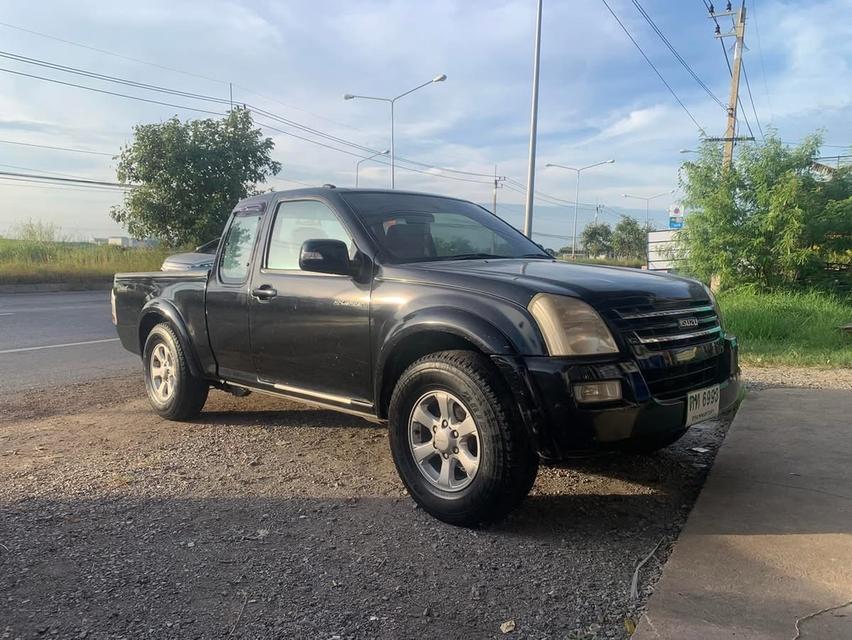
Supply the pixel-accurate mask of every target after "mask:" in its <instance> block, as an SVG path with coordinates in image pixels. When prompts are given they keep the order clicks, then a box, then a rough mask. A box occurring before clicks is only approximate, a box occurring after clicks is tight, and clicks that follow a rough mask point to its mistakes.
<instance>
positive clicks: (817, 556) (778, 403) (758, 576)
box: [633, 389, 852, 640]
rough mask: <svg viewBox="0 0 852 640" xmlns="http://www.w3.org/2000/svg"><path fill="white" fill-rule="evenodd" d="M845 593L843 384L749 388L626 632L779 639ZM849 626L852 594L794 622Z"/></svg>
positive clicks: (851, 434) (642, 637)
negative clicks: (642, 608)
mask: <svg viewBox="0 0 852 640" xmlns="http://www.w3.org/2000/svg"><path fill="white" fill-rule="evenodd" d="M850 599H852V394H850V392H848V391H824V390H802V389H771V390H766V391H760V392H755V393H752V394H750V395H749V396H747V397H746V399H745V401H744V402H743V404H742V406H741V407H740V411H739V414H738V415H737V417H736V418H735V420H734V423H733V424H732V425H731V429H730V431H729V432H728V435H727V437H726V439H725V442H724V444H723V445H722V448H721V450H720V451H719V454H718V456H717V458H716V462H715V464H714V466H713V469H712V471H711V472H710V477H709V478H708V480H707V484H706V485H705V487H704V489H703V490H702V492H701V495H700V496H699V498H698V501H697V503H696V505H695V508H694V509H693V511H692V513H691V514H690V516H689V519H688V520H687V523H686V526H685V527H684V530H683V532H682V533H681V535H680V537H679V538H678V541H677V543H676V544H675V548H674V551H673V553H672V556H671V558H670V559H669V561H668V563H667V564H666V567H665V569H664V571H663V577H662V578H661V580H660V582H659V584H658V585H657V588H656V590H655V592H654V594H653V595H652V596H651V600H650V602H649V605H648V612H647V614H646V615H645V616H643V617H642V620H641V621H640V624H639V629H638V630H637V632H636V634H635V635H634V636H633V638H634V639H637V640H651V639H656V638H665V639H667V640H668V639H670V638H671V639H678V640H680V639H684V640H691V639H693V638H696V639H702V640H704V639H707V640H712V639H715V638H737V640H770V639H772V640H777V639H779V638H780V639H788V638H793V637H795V636H796V629H795V624H796V619H797V618H803V617H804V616H807V615H808V614H811V613H815V612H817V611H820V610H821V609H825V608H827V607H833V606H836V605H840V604H843V603H844V602H847V601H849V600H850ZM800 628H801V638H803V639H807V638H827V639H838V640H840V639H844V638H852V605H849V606H845V607H843V608H841V609H838V610H835V611H831V612H825V613H822V614H820V615H817V616H814V617H812V618H809V619H807V620H802V621H801V623H800Z"/></svg>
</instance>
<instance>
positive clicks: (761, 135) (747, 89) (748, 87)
mask: <svg viewBox="0 0 852 640" xmlns="http://www.w3.org/2000/svg"><path fill="white" fill-rule="evenodd" d="M743 77H744V78H745V82H746V91H748V99H749V101H750V102H751V110H752V113H754V120H755V122H757V128H758V129H759V130H760V137H761V138H763V140H764V142H765V141H766V136H765V135H763V127H762V126H760V118H758V116H757V108H756V107H755V106H754V97H752V95H751V85H750V84H749V82H748V72H747V71H746V67H745V60H743Z"/></svg>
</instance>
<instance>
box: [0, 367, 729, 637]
mask: <svg viewBox="0 0 852 640" xmlns="http://www.w3.org/2000/svg"><path fill="white" fill-rule="evenodd" d="M143 396H144V394H143V389H142V384H141V381H139V380H138V378H137V377H136V376H133V377H131V378H121V379H113V380H106V381H102V382H99V383H98V384H96V385H91V384H90V385H78V386H73V387H66V388H62V389H54V390H50V391H40V392H29V393H24V394H18V395H16V396H11V397H9V398H8V399H7V400H6V401H4V403H3V405H2V406H0V416H2V418H0V545H2V546H0V594H2V595H1V596H0V637H4V638H5V637H8V638H16V637H23V638H30V637H42V636H47V637H51V636H52V637H62V638H68V637H88V638H119V637H126V638H138V637H151V638H171V637H193V638H222V637H228V636H229V635H230V637H232V638H238V637H240V638H281V637H287V638H333V637H340V638H401V637H435V636H444V637H459V636H465V637H471V638H488V637H496V636H500V635H501V632H500V625H501V624H503V623H505V622H507V621H509V620H512V621H514V623H515V627H516V631H515V632H514V633H515V634H516V635H517V636H518V637H557V636H558V637H582V638H612V637H614V638H622V637H627V635H628V632H627V627H626V626H625V621H626V620H628V619H633V618H635V617H636V616H637V611H638V610H639V609H640V608H641V607H642V606H643V603H644V601H645V599H646V597H647V595H648V594H649V593H650V590H651V587H652V584H653V583H654V581H655V580H656V578H657V576H658V575H659V571H660V568H661V566H662V562H663V561H664V559H665V558H666V557H667V554H668V552H669V550H670V545H671V542H672V541H673V540H674V538H675V537H676V536H677V533H678V532H679V530H680V528H681V526H682V524H683V522H684V520H685V518H686V515H687V514H688V512H689V510H690V508H691V506H692V504H693V502H694V500H695V497H696V496H697V493H698V491H699V488H700V486H701V485H702V483H703V481H704V478H705V476H706V473H707V470H708V467H709V464H710V463H711V462H712V458H713V456H714V454H715V450H716V448H717V447H718V445H719V444H720V442H721V440H722V438H723V435H724V432H725V429H726V424H725V423H720V422H710V423H705V424H703V425H697V426H696V427H695V428H694V429H692V430H691V431H690V432H689V434H687V436H686V437H685V438H684V439H683V440H682V441H680V442H679V443H677V444H676V445H674V446H673V447H670V448H669V449H667V450H665V451H664V452H662V453H660V454H657V455H654V456H628V455H611V456H604V457H599V458H593V459H586V460H579V461H577V462H575V463H573V464H571V465H563V466H560V467H548V468H543V469H542V471H541V473H540V475H539V478H538V480H537V482H536V486H535V488H534V490H533V493H532V495H531V496H530V498H529V499H528V500H527V501H526V502H525V503H524V505H523V506H522V507H521V508H520V509H519V510H518V511H516V512H515V513H513V514H512V516H511V517H510V518H509V519H508V520H507V521H505V522H504V523H502V524H500V525H497V526H494V527H490V528H487V529H481V530H465V529H459V528H455V527H451V526H448V525H445V524H442V523H440V522H438V521H436V520H434V519H433V518H431V517H429V516H427V515H426V514H424V513H423V512H422V511H420V510H419V509H417V508H415V506H414V504H413V502H412V501H411V500H410V499H409V498H408V497H407V496H406V495H405V492H404V490H403V488H402V485H401V483H400V482H399V480H398V479H397V476H396V473H395V470H394V467H393V463H392V461H391V459H390V455H389V451H388V445H387V436H386V432H385V429H384V428H383V427H382V426H379V425H375V424H372V423H369V422H366V421H363V420H360V419H358V418H353V417H349V416H346V415H343V414H338V413H333V412H328V411H321V410H316V409H311V408H306V407H304V406H301V405H297V404H294V403H288V402H285V401H280V400H277V399H274V398H269V397H265V396H261V395H257V394H255V395H252V396H251V397H249V398H244V399H238V398H234V397H232V396H229V395H227V394H224V393H221V392H218V391H216V392H213V393H211V396H210V400H209V401H208V404H207V406H206V407H205V411H204V413H203V414H202V415H201V416H200V417H199V418H198V419H197V420H195V421H193V422H188V423H171V422H166V421H164V420H162V419H160V418H158V417H157V416H156V415H154V414H153V413H152V412H151V411H150V410H149V408H148V405H147V402H146V400H145V399H144V397H143ZM697 445H700V446H702V447H706V448H707V449H708V451H707V452H704V453H702V452H695V451H692V450H691V447H694V446H697ZM660 540H663V544H662V545H661V547H660V550H659V551H658V552H657V554H656V555H655V556H654V558H653V559H652V560H651V561H649V562H648V563H647V564H646V565H645V567H643V570H642V573H641V579H640V589H641V592H642V593H641V598H640V599H639V600H638V601H633V600H631V598H630V596H629V591H630V579H631V576H632V574H633V569H634V567H635V565H636V563H637V562H638V561H639V560H640V559H641V558H643V557H644V556H646V555H647V554H648V553H649V552H650V551H651V550H652V549H653V548H654V546H655V545H657V543H658V542H660ZM629 624H630V623H629V622H627V625H628V626H629ZM4 634H5V635H4ZM572 634H573V635H572Z"/></svg>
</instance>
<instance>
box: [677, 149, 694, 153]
mask: <svg viewBox="0 0 852 640" xmlns="http://www.w3.org/2000/svg"><path fill="white" fill-rule="evenodd" d="M680 152H681V153H695V151H693V150H692V149H681V150H680Z"/></svg>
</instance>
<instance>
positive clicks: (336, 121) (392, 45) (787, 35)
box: [0, 0, 852, 246]
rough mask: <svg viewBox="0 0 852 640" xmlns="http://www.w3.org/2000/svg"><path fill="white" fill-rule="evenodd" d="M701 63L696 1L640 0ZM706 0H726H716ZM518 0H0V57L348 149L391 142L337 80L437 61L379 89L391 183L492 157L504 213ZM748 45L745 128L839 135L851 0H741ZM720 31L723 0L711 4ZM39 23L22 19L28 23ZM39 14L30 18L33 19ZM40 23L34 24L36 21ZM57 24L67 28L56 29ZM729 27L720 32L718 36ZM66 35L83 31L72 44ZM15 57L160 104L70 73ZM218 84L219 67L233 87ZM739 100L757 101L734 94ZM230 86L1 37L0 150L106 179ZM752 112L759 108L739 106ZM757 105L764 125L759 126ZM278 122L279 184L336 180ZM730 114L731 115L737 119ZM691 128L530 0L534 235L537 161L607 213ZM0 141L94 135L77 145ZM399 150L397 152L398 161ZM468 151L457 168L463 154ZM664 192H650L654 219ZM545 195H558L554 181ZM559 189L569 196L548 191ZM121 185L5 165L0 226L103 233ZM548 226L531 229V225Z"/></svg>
mask: <svg viewBox="0 0 852 640" xmlns="http://www.w3.org/2000/svg"><path fill="white" fill-rule="evenodd" d="M608 2H609V4H610V6H611V7H612V9H613V11H614V12H615V13H616V15H618V17H619V18H620V19H621V20H622V22H623V23H624V25H625V27H626V28H627V29H628V31H629V32H630V33H631V34H632V35H633V37H634V38H635V39H636V41H637V42H638V43H639V45H640V46H641V47H642V48H643V49H644V51H645V52H646V53H647V55H648V57H649V58H650V59H651V60H652V62H653V63H654V64H655V65H656V66H657V68H658V69H659V71H660V73H661V74H662V75H663V77H664V78H665V79H666V81H667V82H668V83H669V84H670V85H671V87H672V89H673V90H674V92H675V93H676V94H677V95H678V97H679V98H680V100H681V101H682V102H683V103H684V105H685V107H686V109H688V111H689V112H690V113H691V114H692V116H693V117H694V118H695V120H697V122H698V123H699V125H700V126H701V127H702V128H703V129H704V130H705V131H706V132H707V134H708V135H711V136H713V135H723V134H724V127H725V117H726V114H725V111H724V109H723V107H722V106H720V105H719V104H717V103H716V102H715V101H714V99H713V97H711V95H709V94H708V93H707V92H705V90H704V89H703V88H702V87H701V86H699V84H698V83H697V82H696V81H695V80H694V79H693V78H692V77H691V76H690V75H689V74H688V73H687V71H686V70H685V69H684V68H683V67H682V66H681V65H680V64H679V63H678V61H677V60H676V59H675V57H674V56H673V55H672V54H671V52H669V51H668V49H666V47H665V45H664V44H663V42H662V40H661V39H660V38H659V37H658V36H657V35H656V34H655V33H654V31H652V29H651V27H650V26H649V24H648V23H647V22H646V21H645V20H644V18H643V17H642V15H641V14H640V12H639V11H638V9H637V7H636V6H635V5H634V3H633V2H632V1H629V0H608ZM639 4H640V5H641V6H642V7H643V8H644V9H645V11H646V12H647V13H648V15H650V17H651V18H652V19H653V20H654V22H655V23H656V24H657V26H658V27H659V29H660V30H661V31H662V33H663V34H665V35H666V36H667V38H668V40H669V41H670V42H671V44H672V45H673V46H674V48H675V49H676V50H677V51H678V52H679V53H680V55H681V56H682V57H683V58H684V60H685V61H686V62H687V63H688V64H689V65H690V67H691V68H692V69H693V71H694V72H695V73H696V75H697V76H698V77H699V78H701V80H702V81H703V82H704V84H706V86H707V87H708V89H709V92H710V93H712V94H713V95H714V96H716V97H717V98H718V99H719V100H720V101H721V102H722V103H726V102H727V97H728V92H729V79H730V76H729V74H728V70H727V67H726V65H725V59H724V56H723V50H722V46H721V45H720V43H719V41H718V40H717V39H715V38H714V37H713V30H714V27H715V25H714V24H713V21H712V20H710V19H708V17H707V11H706V9H705V7H704V5H703V3H702V0H689V1H684V2H670V1H666V0H642V1H641V2H640V3H639ZM715 4H716V5H717V6H716V10H717V12H718V11H721V10H722V8H723V5H724V2H716V3H715ZM535 5H536V2H535V0H511V1H509V0H506V1H501V0H487V1H486V0H432V1H430V2H413V1H412V0H360V1H359V0H346V1H342V0H341V1H338V0H312V1H310V2H309V1H307V0H289V1H283V0H277V1H268V2H263V1H245V2H226V1H218V0H206V1H204V2H200V1H199V2H194V1H181V2H174V1H168V2H167V1H165V0H147V1H146V2H138V1H137V2H124V1H123V0H113V1H112V2H109V3H106V2H93V1H91V0H88V1H87V0H75V1H74V2H58V1H48V2H41V3H21V2H14V1H11V0H5V1H2V2H0V7H2V12H0V43H1V44H0V56H6V55H8V54H13V55H16V56H26V57H29V58H35V59H38V60H39V61H47V62H50V63H56V64H61V65H67V66H70V67H74V68H77V69H82V70H86V71H92V72H96V73H100V74H107V75H111V76H115V77H119V78H124V79H129V80H133V81H136V82H144V83H148V84H155V85H158V86H160V87H168V88H173V89H178V90H180V91H185V92H191V93H196V94H204V95H208V96H218V97H219V98H222V99H225V98H229V91H230V89H231V88H232V90H233V97H234V101H235V102H237V103H249V104H251V105H254V106H257V107H260V108H262V109H264V110H265V111H267V112H270V113H273V114H275V115H277V116H279V117H281V118H285V119H287V120H289V121H293V122H296V123H298V124H300V125H304V126H307V127H310V128H312V129H314V130H317V131H321V132H323V133H325V134H328V135H331V136H334V137H336V138H339V139H342V140H344V141H345V142H344V143H341V142H332V141H330V140H329V138H323V137H318V136H317V135H316V134H312V133H305V131H304V130H303V129H301V130H300V129H297V128H294V127H293V126H291V125H286V124H282V123H281V122H280V121H278V122H275V121H272V120H270V119H269V118H261V117H258V118H257V120H258V121H263V122H266V123H267V124H271V125H273V126H276V127H278V128H279V129H282V130H284V131H287V132H289V134H295V135H300V136H302V137H308V138H311V139H313V140H315V141H319V142H322V143H323V144H328V145H330V146H334V147H337V148H339V149H344V150H346V151H349V152H350V153H355V154H356V155H361V154H364V152H363V151H362V150H361V149H359V148H358V147H355V146H350V145H349V144H347V143H352V144H355V145H360V146H361V147H365V148H371V149H378V150H381V149H385V148H387V147H389V146H390V127H389V112H388V106H387V104H385V103H382V102H374V101H369V100H343V95H344V94H345V93H355V94H365V95H374V96H394V95H397V94H399V93H402V92H404V91H407V90H408V89H411V88H412V87H414V86H417V85H419V84H421V83H423V82H426V81H428V80H429V79H431V78H433V77H435V76H437V75H438V74H442V73H443V74H446V75H447V80H446V81H445V82H441V83H435V84H430V85H428V86H426V87H424V88H423V89H420V90H418V91H417V92H415V93H413V94H411V95H409V96H407V97H405V98H402V99H401V100H400V101H398V102H397V105H396V154H397V156H399V157H401V158H406V159H409V160H415V161H417V162H420V163H424V164H426V165H430V166H432V167H443V168H445V169H446V168H449V169H453V170H455V171H456V172H452V171H446V170H441V169H433V168H425V167H423V166H421V165H411V164H408V165H406V166H408V167H412V166H415V167H419V168H420V169H421V171H423V172H425V173H423V172H413V171H409V170H406V169H403V168H402V167H398V168H397V173H396V182H397V188H404V189H412V190H418V191H428V192H435V193H442V194H447V195H453V196H457V197H463V198H467V199H470V200H474V201H476V202H480V203H483V204H485V203H489V204H490V202H491V198H492V182H491V179H490V178H488V177H486V176H487V175H490V174H493V172H494V171H495V165H496V167H497V169H496V170H497V173H498V175H499V176H507V177H509V178H511V179H512V180H514V181H516V182H507V183H504V185H505V186H504V187H503V188H501V189H500V190H499V191H498V214H500V215H502V216H504V217H505V218H506V219H507V220H508V221H509V222H510V223H512V224H514V225H516V226H519V227H520V226H521V225H522V217H523V206H522V203H523V201H524V195H523V193H522V189H520V188H518V186H517V185H518V183H524V182H525V181H526V173H527V154H528V142H529V113H530V99H531V71H532V54H533V36H534V27H535ZM746 8H747V23H746V46H747V50H746V51H745V53H744V64H745V69H746V73H747V75H748V79H749V86H750V89H751V95H750V97H749V93H748V91H747V90H746V87H742V92H741V100H742V104H743V107H744V111H745V113H746V116H747V118H748V120H749V122H750V124H751V127H752V130H753V131H754V135H755V136H756V137H758V138H760V135H761V134H760V129H761V128H762V130H763V131H764V132H768V131H769V130H770V129H771V128H774V129H775V130H777V132H778V134H779V136H780V138H781V139H782V140H784V141H789V142H796V141H799V140H801V139H802V138H803V137H804V136H805V135H807V134H809V133H812V132H813V131H815V130H817V129H822V130H823V132H824V137H825V142H826V146H825V147H824V148H823V149H822V153H823V155H837V154H842V153H849V151H848V149H849V146H850V144H852V90H850V87H852V69H850V65H852V0H824V1H818V0H815V1H809V2H779V1H769V0H760V1H756V0H749V1H748V2H747V3H746ZM720 22H721V24H722V28H723V30H727V28H728V26H729V24H730V18H723V19H722V18H720ZM33 32H37V33H33ZM38 34H42V35H38ZM45 36H50V37H45ZM72 43H74V44H72ZM731 44H732V42H731V41H730V40H728V41H727V44H726V46H730V45H731ZM80 45H82V46H80ZM11 72H18V74H20V73H28V74H32V75H37V76H41V77H42V78H51V79H54V80H59V81H62V82H70V83H77V84H83V85H86V86H89V87H93V88H97V89H100V90H103V91H113V92H118V93H125V94H129V95H133V96H138V97H144V98H146V99H149V100H159V101H161V102H168V103H171V104H172V105H175V106H165V105H157V104H150V103H145V102H142V101H138V100H133V99H128V98H123V97H118V96H112V95H106V94H103V93H96V92H92V91H87V90H84V89H80V88H77V87H72V86H67V85H62V84H57V83H51V82H48V81H47V80H44V79H36V78H31V77H26V76H22V75H16V74H15V73H11ZM229 83H230V86H229ZM752 100H753V101H754V108H752V105H751V101H752ZM189 107H192V108H194V109H200V110H208V111H217V112H218V111H221V110H222V109H224V108H227V105H222V104H217V103H215V102H209V101H203V100H198V99H195V98H188V97H179V96H174V95H164V94H163V93H160V92H155V91H148V90H142V89H139V88H134V87H127V86H121V85H116V84H114V83H109V82H105V81H101V80H96V79H92V78H83V77H80V76H79V75H71V74H68V73H65V72H62V71H59V70H56V69H47V68H44V67H42V66H34V65H32V64H27V63H24V62H22V61H20V60H19V59H18V60H12V59H9V58H8V57H2V58H0V171H8V172H19V173H53V174H64V175H66V176H74V177H84V178H87V179H93V180H104V181H114V180H115V179H116V176H115V164H116V163H115V161H114V159H113V158H112V157H111V156H112V155H113V154H116V153H118V151H119V149H120V148H121V147H122V145H125V144H127V143H129V142H130V141H131V140H132V130H133V126H134V125H136V124H141V123H150V122H161V121H164V120H166V119H168V118H170V117H172V116H174V115H177V116H178V117H180V118H182V119H187V118H198V117H215V116H211V115H208V114H204V113H200V112H198V111H193V110H192V109H190V108H189ZM755 112H756V114H755ZM758 121H759V123H760V127H759V126H758ZM265 133H266V134H267V135H269V136H270V137H272V138H273V139H274V140H275V145H276V146H275V152H274V157H275V159H277V160H279V161H280V162H281V163H282V166H283V169H282V171H281V173H280V174H279V175H278V176H277V177H275V178H273V179H271V180H270V181H269V184H268V186H271V187H274V188H276V189H290V188H298V187H299V186H300V185H301V184H303V183H306V184H312V185H315V184H323V183H333V184H336V185H339V186H352V185H353V184H354V179H355V164H356V162H357V161H358V159H359V158H358V157H356V156H353V155H349V154H346V153H342V152H341V151H338V150H333V149H329V148H326V147H323V146H320V145H318V144H315V143H311V142H308V141H305V140H302V139H298V138H296V137H294V136H293V135H288V134H285V133H281V132H277V131H274V130H271V129H268V128H267V129H265ZM738 133H740V134H744V135H747V134H748V131H747V129H746V126H745V122H744V121H742V122H741V130H740V131H739V132H738ZM698 140H699V130H698V128H697V127H696V125H695V124H694V123H693V122H692V120H691V119H690V117H689V115H687V113H685V111H684V110H683V109H682V108H681V107H680V106H679V105H678V103H677V102H676V101H675V98H674V97H673V96H672V95H671V93H669V91H668V90H667V89H666V87H665V86H664V85H663V83H662V82H661V81H660V79H659V78H658V77H657V76H656V75H655V73H654V71H653V70H652V69H651V67H650V66H649V65H648V63H647V62H646V61H645V60H644V59H643V58H642V56H641V54H640V53H639V52H638V51H637V49H636V48H635V46H634V45H633V44H632V43H631V41H630V40H629V39H628V37H627V36H626V35H625V33H624V31H623V30H622V29H621V27H620V26H619V24H618V23H617V22H616V20H615V19H614V18H613V16H612V15H611V14H610V13H609V11H608V10H607V8H606V6H605V4H604V3H603V2H602V1H599V0H587V1H584V2H576V1H569V0H544V12H543V26H542V41H541V83H540V102H539V125H538V153H537V171H536V189H537V190H538V191H540V192H541V193H542V194H546V195H545V196H544V197H542V198H537V200H536V209H535V211H536V215H535V219H534V229H535V231H536V233H538V234H541V235H539V236H538V237H537V239H538V240H539V241H540V242H542V243H544V244H546V245H547V246H563V245H565V244H569V243H570V236H571V233H572V223H573V215H574V210H573V205H572V204H570V203H573V201H574V198H575V188H576V182H575V180H576V178H575V174H574V173H573V172H567V171H562V170H559V169H554V168H546V167H545V164H546V163H549V162H550V163H559V164H564V165H568V166H574V167H579V166H584V165H589V164H593V163H596V162H600V161H604V160H609V159H613V160H615V162H614V163H612V164H605V165H601V166H599V167H595V168H592V169H589V170H587V171H584V172H583V173H582V177H581V182H580V202H581V206H580V208H579V213H578V218H579V223H578V226H579V228H582V227H583V226H584V225H585V224H587V223H588V222H590V221H591V220H592V219H593V216H594V208H595V205H596V204H600V205H603V209H602V210H601V212H600V216H601V219H602V220H605V221H607V222H610V223H615V222H617V220H618V219H619V214H622V215H623V214H630V215H635V216H637V217H639V218H640V219H641V218H643V217H644V215H645V204H644V203H643V202H642V201H640V200H635V199H627V198H624V197H623V195H624V194H625V193H627V194H633V195H640V196H650V195H655V194H659V193H667V192H669V191H671V190H672V189H677V188H678V168H679V167H680V165H681V163H682V162H683V161H684V160H685V159H687V158H688V155H686V154H682V153H680V150H681V149H684V148H695V147H696V145H697V144H698ZM13 142H17V143H28V144H37V145H50V146H62V147H70V148H75V149H82V150H87V151H93V152H96V153H79V152H69V151H59V150H51V149H44V148H39V147H27V146H23V145H21V144H11V143H13ZM400 164H404V163H402V162H401V163H400ZM458 172H468V173H458ZM360 184H361V186H368V187H369V186H375V187H386V186H389V170H388V167H387V165H383V164H379V163H374V162H372V161H368V162H364V163H363V164H362V165H361V171H360ZM678 195H679V192H677V193H675V194H673V195H666V196H663V197H660V198H658V199H656V200H654V201H653V203H652V206H651V221H652V223H653V224H655V226H658V227H663V226H666V225H667V216H666V209H667V208H668V206H669V205H670V204H672V203H673V202H675V201H676V200H677V198H678ZM553 198H556V200H554V199H553ZM560 200H565V201H566V202H565V203H562V202H559V201H560ZM120 201H121V195H120V193H116V192H113V191H97V190H94V189H89V188H81V187H75V188H71V187H69V186H57V185H50V186H47V185H32V184H28V183H23V182H20V181H13V180H10V179H9V177H8V176H7V177H6V178H0V234H3V233H10V232H13V230H14V226H15V225H16V224H18V223H20V222H22V221H26V220H28V219H33V220H43V221H46V222H53V223H55V224H58V225H60V226H61V228H62V230H63V232H64V233H65V234H67V235H69V236H73V237H76V238H81V239H83V238H88V237H91V236H95V235H107V234H120V233H121V230H120V228H119V227H118V226H117V225H116V224H115V223H113V222H112V221H111V220H110V218H109V209H110V207H111V206H113V205H115V204H118V203H119V202H120ZM545 234H546V235H545Z"/></svg>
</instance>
